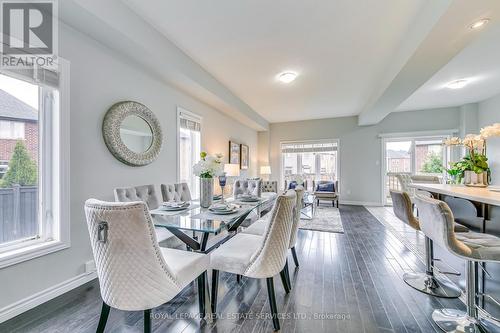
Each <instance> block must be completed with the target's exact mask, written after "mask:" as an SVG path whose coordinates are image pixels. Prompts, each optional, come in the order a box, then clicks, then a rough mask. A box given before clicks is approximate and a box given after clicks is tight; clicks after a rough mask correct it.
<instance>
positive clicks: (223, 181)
mask: <svg viewBox="0 0 500 333" xmlns="http://www.w3.org/2000/svg"><path fill="white" fill-rule="evenodd" d="M226 181H227V177H226V173H224V174H223V175H221V176H219V185H220V188H221V189H222V193H221V202H224V187H225V186H226Z"/></svg>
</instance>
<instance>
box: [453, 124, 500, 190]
mask: <svg viewBox="0 0 500 333" xmlns="http://www.w3.org/2000/svg"><path fill="white" fill-rule="evenodd" d="M495 136H497V137H498V136H500V123H496V124H493V125H491V126H487V127H485V128H483V129H481V134H479V135H475V134H468V135H466V136H465V137H464V138H463V139H460V138H457V137H453V138H450V139H447V140H445V141H444V145H446V146H464V147H465V148H466V150H467V153H466V155H465V157H463V158H462V160H461V161H458V162H454V163H450V168H449V169H446V172H447V173H448V174H449V175H450V176H451V178H452V180H453V181H454V182H455V183H457V184H460V183H461V182H462V179H463V181H464V184H465V185H466V186H476V187H486V186H488V183H489V180H490V179H489V178H490V168H489V166H488V157H486V139H488V138H491V137H495Z"/></svg>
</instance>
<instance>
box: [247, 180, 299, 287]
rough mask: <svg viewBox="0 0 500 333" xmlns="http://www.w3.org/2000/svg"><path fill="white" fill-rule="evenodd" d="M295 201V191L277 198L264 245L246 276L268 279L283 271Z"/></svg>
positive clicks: (248, 268)
mask: <svg viewBox="0 0 500 333" xmlns="http://www.w3.org/2000/svg"><path fill="white" fill-rule="evenodd" d="M295 201H296V194H295V191H294V190H288V191H287V192H286V193H285V194H281V195H279V196H278V197H277V198H276V201H275V203H274V206H273V209H272V210H271V212H270V213H269V214H270V218H269V224H268V226H267V228H266V232H265V234H264V236H263V237H264V238H263V241H262V244H261V246H260V248H259V250H258V251H257V252H256V253H255V254H254V255H253V257H252V259H251V263H250V265H249V266H248V267H247V269H246V270H245V273H244V275H245V276H249V277H253V278H268V277H271V276H274V275H276V274H278V273H279V272H281V270H282V269H283V267H284V266H285V261H286V256H287V252H288V245H289V244H290V233H291V231H292V225H293V218H294V209H295Z"/></svg>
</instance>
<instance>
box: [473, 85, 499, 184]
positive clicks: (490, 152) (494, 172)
mask: <svg viewBox="0 0 500 333" xmlns="http://www.w3.org/2000/svg"><path fill="white" fill-rule="evenodd" d="M478 117H479V127H484V126H488V125H491V124H493V123H500V95H497V96H494V97H492V98H490V99H487V100H485V101H483V102H480V103H479V108H478ZM486 147H487V156H488V159H489V163H490V168H491V180H492V184H494V185H500V138H490V139H488V141H487V146H486Z"/></svg>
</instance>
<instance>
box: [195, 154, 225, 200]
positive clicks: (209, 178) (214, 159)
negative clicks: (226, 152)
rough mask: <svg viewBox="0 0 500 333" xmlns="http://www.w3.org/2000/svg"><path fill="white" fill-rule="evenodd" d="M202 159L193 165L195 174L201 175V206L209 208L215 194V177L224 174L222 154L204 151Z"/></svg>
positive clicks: (201, 155)
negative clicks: (210, 153) (211, 153)
mask: <svg viewBox="0 0 500 333" xmlns="http://www.w3.org/2000/svg"><path fill="white" fill-rule="evenodd" d="M200 157H201V159H200V160H199V161H198V163H196V164H195V165H193V174H194V175H196V176H198V177H200V206H201V207H203V208H208V207H210V205H211V204H212V200H213V195H214V178H215V177H217V176H219V175H222V173H223V164H222V154H216V155H208V154H207V153H206V152H204V151H202V152H201V153H200Z"/></svg>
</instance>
